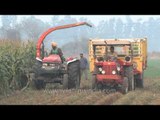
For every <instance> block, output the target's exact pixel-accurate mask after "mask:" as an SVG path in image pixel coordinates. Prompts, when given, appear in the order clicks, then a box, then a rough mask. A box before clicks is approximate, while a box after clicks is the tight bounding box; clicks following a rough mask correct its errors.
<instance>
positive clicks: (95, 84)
mask: <svg viewBox="0 0 160 120" xmlns="http://www.w3.org/2000/svg"><path fill="white" fill-rule="evenodd" d="M92 89H93V90H96V89H97V83H96V75H92Z"/></svg>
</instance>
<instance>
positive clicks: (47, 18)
mask: <svg viewBox="0 0 160 120" xmlns="http://www.w3.org/2000/svg"><path fill="white" fill-rule="evenodd" d="M70 16H71V17H73V18H77V19H79V18H81V17H86V18H88V19H89V20H91V22H93V24H95V25H98V23H99V21H101V20H106V19H110V18H116V19H117V18H121V19H122V20H123V21H124V22H125V17H126V15H70ZM129 16H130V17H131V19H132V20H133V21H135V22H136V21H137V20H138V19H140V18H141V19H142V21H146V20H148V18H149V17H154V18H160V15H129ZM23 17H25V15H21V16H19V15H18V18H19V20H20V19H22V18H23ZM27 17H28V16H27ZM35 17H36V18H38V19H41V20H43V21H46V22H50V21H51V17H53V16H52V15H35ZM63 17H64V15H60V18H63Z"/></svg>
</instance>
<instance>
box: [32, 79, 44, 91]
mask: <svg viewBox="0 0 160 120" xmlns="http://www.w3.org/2000/svg"><path fill="white" fill-rule="evenodd" d="M34 85H35V88H36V89H37V90H41V89H45V87H46V83H45V82H44V81H43V80H35V81H34Z"/></svg>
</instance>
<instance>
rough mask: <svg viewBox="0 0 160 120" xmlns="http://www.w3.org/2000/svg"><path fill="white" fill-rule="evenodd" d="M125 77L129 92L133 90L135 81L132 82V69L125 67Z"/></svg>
mask: <svg viewBox="0 0 160 120" xmlns="http://www.w3.org/2000/svg"><path fill="white" fill-rule="evenodd" d="M124 70H125V76H126V77H127V78H128V82H129V91H132V90H135V81H134V74H133V67H132V66H130V67H125V69H124Z"/></svg>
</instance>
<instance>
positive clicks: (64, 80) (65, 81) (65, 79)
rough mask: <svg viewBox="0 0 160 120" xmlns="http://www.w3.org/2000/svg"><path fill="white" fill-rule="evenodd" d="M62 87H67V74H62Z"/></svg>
mask: <svg viewBox="0 0 160 120" xmlns="http://www.w3.org/2000/svg"><path fill="white" fill-rule="evenodd" d="M63 89H68V74H64V76H63Z"/></svg>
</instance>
